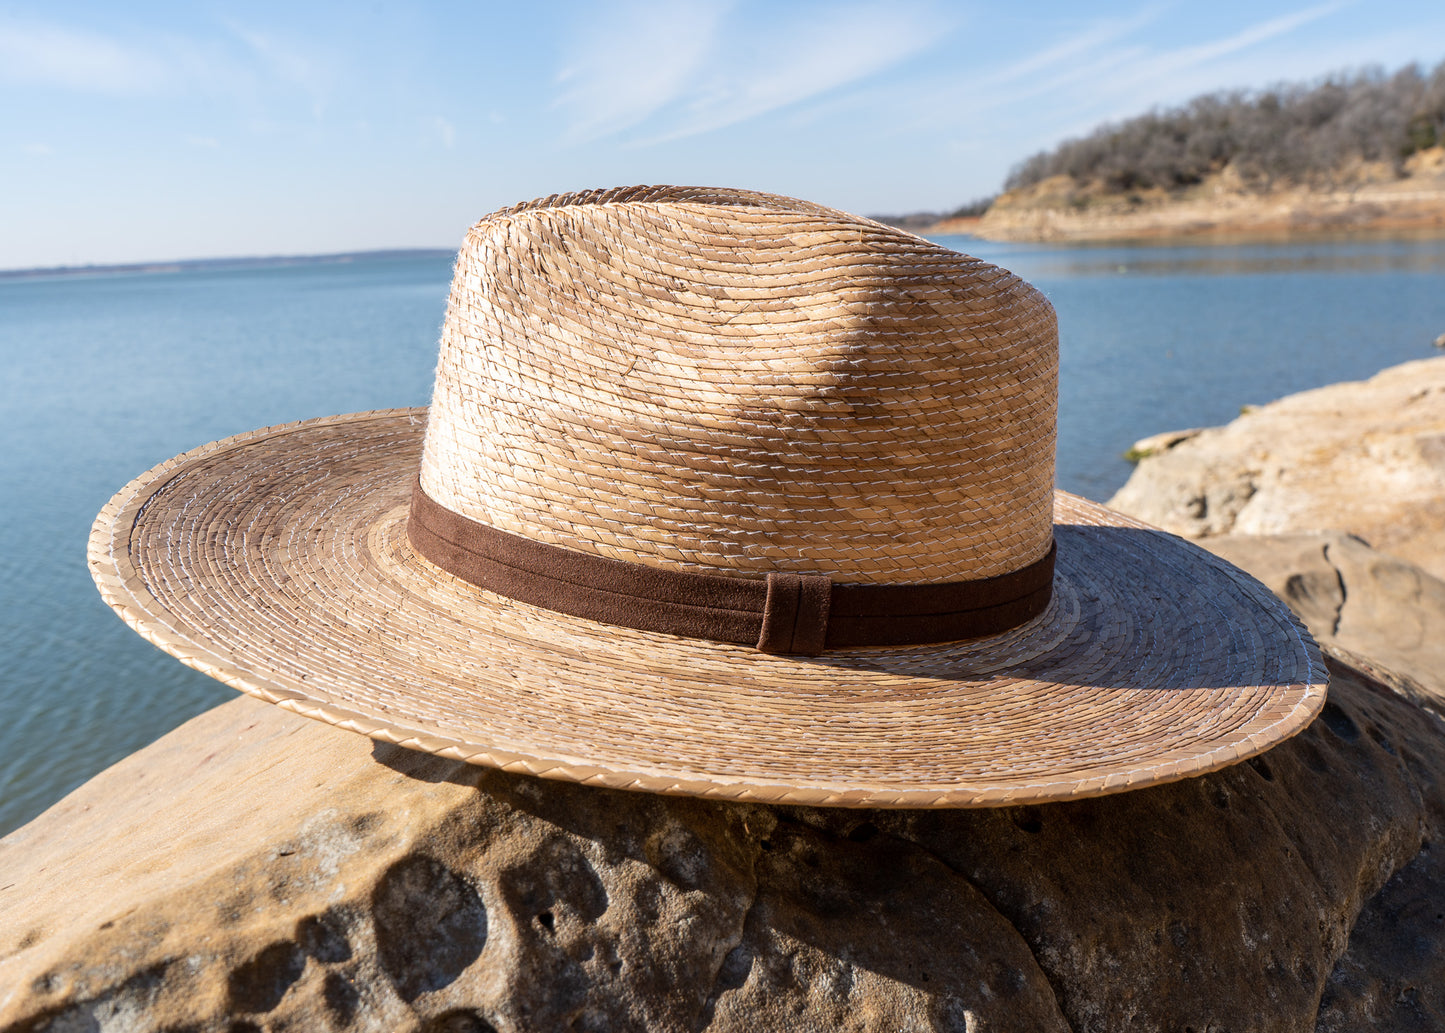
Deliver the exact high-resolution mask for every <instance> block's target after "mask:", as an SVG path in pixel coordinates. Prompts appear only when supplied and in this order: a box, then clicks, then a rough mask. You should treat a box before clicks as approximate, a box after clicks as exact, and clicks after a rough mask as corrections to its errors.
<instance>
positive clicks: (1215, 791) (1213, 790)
mask: <svg viewBox="0 0 1445 1033" xmlns="http://www.w3.org/2000/svg"><path fill="white" fill-rule="evenodd" d="M1209 802H1210V803H1212V804H1214V806H1216V807H1218V808H1219V809H1220V810H1221V811H1227V810H1229V790H1227V789H1225V788H1224V786H1222V785H1220V784H1219V783H1217V782H1216V783H1215V784H1214V785H1212V786H1210V788H1209Z"/></svg>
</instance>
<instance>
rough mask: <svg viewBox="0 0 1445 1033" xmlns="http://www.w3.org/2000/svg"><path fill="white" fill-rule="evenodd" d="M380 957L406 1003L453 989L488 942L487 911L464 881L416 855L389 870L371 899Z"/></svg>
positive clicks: (377, 951) (440, 865) (434, 860)
mask: <svg viewBox="0 0 1445 1033" xmlns="http://www.w3.org/2000/svg"><path fill="white" fill-rule="evenodd" d="M371 905H372V921H373V922H374V923H375V925H376V956H377V960H378V961H379V962H380V963H381V967H382V970H383V971H384V972H385V973H386V974H387V976H388V977H389V978H390V979H391V982H392V985H393V986H395V987H396V992H397V994H398V995H400V996H401V998H402V1000H404V1001H407V1002H411V1001H414V1000H416V999H417V998H418V997H420V996H421V995H422V994H424V993H428V992H430V991H432V990H439V989H441V988H442V987H444V986H447V985H449V984H450V983H451V982H452V981H453V980H455V979H456V978H457V976H459V975H461V974H462V972H463V971H465V969H466V968H467V966H468V965H470V964H471V963H472V962H474V961H476V960H477V956H478V955H480V954H481V953H482V948H483V947H484V946H486V943H487V908H486V905H485V904H483V903H482V898H481V896H480V895H478V893H477V891H476V890H475V889H474V888H473V887H472V886H471V884H470V883H468V882H467V881H466V880H465V879H464V878H462V877H461V876H460V875H458V874H457V873H456V872H454V871H452V870H451V869H450V868H448V867H446V865H444V864H442V863H441V862H440V861H438V860H436V859H435V858H432V857H428V856H426V855H425V854H417V855H414V856H412V857H407V858H404V859H402V860H400V861H398V862H397V863H396V864H394V865H392V866H391V868H389V869H388V870H387V872H386V874H385V875H383V876H382V877H381V880H380V881H379V882H378V883H377V886H376V890H375V892H374V893H373V894H372V898H371Z"/></svg>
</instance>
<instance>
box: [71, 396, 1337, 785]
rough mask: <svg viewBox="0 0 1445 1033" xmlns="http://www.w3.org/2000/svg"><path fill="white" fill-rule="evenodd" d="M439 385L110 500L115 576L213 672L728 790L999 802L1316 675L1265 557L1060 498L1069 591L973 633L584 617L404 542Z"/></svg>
mask: <svg viewBox="0 0 1445 1033" xmlns="http://www.w3.org/2000/svg"><path fill="white" fill-rule="evenodd" d="M424 420H425V411H424V410H420V409H418V410H409V411H401V412H394V413H377V414H360V415H357V416H352V417H339V418H330V419H326V420H319V421H314V422H308V423H303V424H296V425H292V426H291V427H287V428H277V429H274V430H265V431H258V432H255V433H254V434H251V435H245V436H243V437H241V438H235V439H230V440H228V441H225V442H218V443H216V444H214V445H211V446H207V447H206V448H204V449H200V450H198V451H196V452H193V453H187V454H186V455H184V456H181V457H178V458H177V459H175V460H172V461H171V462H169V463H167V464H164V465H162V466H160V467H157V468H156V469H155V470H152V471H151V472H150V473H148V474H146V475H144V476H143V477H141V478H139V479H138V480H136V481H135V482H133V483H132V484H130V485H128V486H127V487H126V488H125V489H124V490H123V491H122V492H121V493H120V494H119V495H117V496H116V498H115V499H113V500H112V502H111V503H110V504H109V505H108V506H107V507H106V509H105V510H104V511H103V512H102V513H101V515H100V517H99V518H98V520H97V522H96V526H95V531H94V534H93V536H92V538H91V564H92V569H93V571H94V573H95V577H96V581H97V584H98V585H99V586H100V589H101V593H102V595H103V596H104V597H105V599H106V601H107V602H108V603H109V604H110V605H111V606H113V607H114V608H115V609H116V610H117V611H118V612H119V613H120V615H121V616H122V617H123V618H124V619H125V620H126V621H127V623H129V624H130V625H131V626H132V627H134V628H135V629H136V630H137V631H139V632H140V633H141V634H142V635H144V636H145V637H146V638H148V639H149V640H150V641H152V642H153V643H155V644H156V645H158V646H160V647H161V648H162V649H164V650H166V651H167V652H169V653H172V654H174V655H175V656H178V657H179V658H181V659H182V660H183V661H185V662H186V663H187V664H190V665H191V666H192V667H195V668H197V669H198V670H201V671H204V672H205V673H207V674H209V675H211V676H213V677H216V678H219V679H220V680H221V681H223V682H225V683H226V684H228V685H231V686H233V687H235V688H237V689H240V690H242V691H244V692H249V693H251V694H252V695H256V696H259V697H261V698H262V699H266V700H269V701H271V702H274V703H279V704H280V705H281V706H283V707H286V708H287V709H289V710H294V711H296V712H297V713H301V714H305V715H308V716H311V717H315V718H319V719H321V720H326V721H330V722H332V723H335V724H339V725H341V726H343V727H346V728H350V729H352V730H354V731H357V732H361V733H362V734H364V735H369V736H372V737H373V738H378V739H385V740H387V741H391V742H398V743H401V744H402V745H405V746H410V747H414V748H417V749H423V750H430V751H431V752H434V753H440V754H443V755H445V756H449V757H454V758H458V759H462V760H467V761H471V762H473V763H478V764H486V765H491V766H495V767H501V768H505V769H507V770H511V771H521V772H527V773H530V774H535V775H543V776H547V777H553V778H565V779H572V780H576V781H580V782H587V783H592V784H597V785H606V786H614V787H619V788H626V789H645V790H650V791H653V792H663V793H685V794H693V795H699V796H712V797H721V798H727V799H738V800H763V801H774V802H792V803H807V804H820V805H851V806H874V807H887V806H896V807H932V806H953V807H962V806H985V805H997V804H1007V803H1023V802H1033V801H1041V800H1049V799H1060V798H1068V797H1073V796H1083V795H1096V794H1099V793H1103V792H1110V791H1118V790H1122V789H1128V788H1136V787H1140V786H1145V785H1149V784H1152V783H1156V782H1166V781H1171V780H1174V779H1177V778H1182V777H1185V776H1188V775H1193V774H1200V773H1203V772H1205V771H1209V770H1212V769H1214V768H1218V767H1222V766H1225V765H1227V764H1231V763H1234V762H1235V761H1238V760H1243V759H1244V758H1246V757H1249V756H1252V755H1254V754H1256V753H1259V752H1261V751H1262V750H1264V749H1267V748H1268V747H1269V746H1271V745H1274V744H1275V743H1276V742H1278V741H1279V740H1281V739H1283V738H1285V737H1287V736H1288V735H1290V734H1292V733H1293V732H1295V731H1297V730H1299V729H1300V728H1302V727H1303V726H1304V725H1305V724H1307V723H1308V722H1309V720H1310V719H1311V718H1312V717H1313V716H1314V714H1315V713H1316V712H1317V711H1318V710H1319V708H1320V707H1321V706H1322V705H1323V703H1324V681H1325V674H1324V670H1323V665H1322V664H1321V662H1320V659H1319V655H1318V653H1317V652H1316V650H1315V648H1314V646H1313V643H1311V642H1310V641H1309V639H1308V637H1307V636H1305V634H1304V633H1303V632H1302V631H1301V629H1300V628H1299V626H1298V624H1297V623H1296V622H1295V621H1294V620H1293V619H1292V617H1291V615H1290V613H1289V611H1288V610H1287V609H1286V608H1285V607H1284V606H1283V605H1282V604H1280V603H1279V602H1278V601H1277V600H1275V599H1274V597H1273V596H1271V595H1270V594H1269V593H1268V591H1267V590H1266V589H1264V588H1263V587H1262V586H1261V585H1259V584H1258V583H1257V582H1255V581H1253V580H1251V579H1250V578H1249V577H1248V576H1247V575H1245V574H1243V573H1241V572H1239V571H1238V570H1236V569H1235V568H1233V567H1230V566H1228V565H1227V564H1225V563H1224V562H1223V561H1221V560H1217V559H1215V558H1214V557H1212V556H1210V555H1209V554H1208V553H1205V552H1204V551H1203V550H1201V549H1198V548H1197V547H1195V546H1193V545H1190V544H1188V543H1185V542H1182V541H1180V540H1179V539H1176V538H1173V537H1172V536H1169V535H1166V534H1164V533H1163V532H1161V531H1154V530H1149V529H1146V528H1144V527H1143V525H1140V524H1138V523H1136V522H1134V521H1131V520H1129V519H1128V518H1125V517H1123V516H1120V515H1118V514H1116V513H1114V512H1112V511H1110V510H1107V509H1105V508H1103V507H1102V506H1098V505H1095V504H1093V503H1089V502H1086V501H1085V500H1082V499H1078V498H1075V497H1072V496H1069V495H1064V494H1060V495H1059V498H1058V519H1059V526H1058V527H1057V528H1056V533H1057V536H1058V542H1059V556H1058V568H1057V574H1056V578H1055V598H1054V602H1053V603H1052V604H1051V606H1050V609H1049V611H1048V612H1047V613H1045V614H1044V615H1043V616H1041V617H1040V618H1038V619H1037V620H1035V621H1034V622H1032V623H1030V624H1028V625H1025V626H1023V627H1021V628H1018V629H1016V630H1015V631H1013V632H1010V633H1007V634H1005V635H1000V636H995V637H992V638H989V639H983V640H979V641H975V642H962V643H953V644H949V645H943V646H925V647H915V648H910V649H868V650H852V651H847V652H836V653H828V654H825V655H824V656H821V657H816V658H809V659H803V658H797V657H786V656H769V655H766V654H763V653H759V652H757V651H755V650H752V649H749V648H746V647H742V646H729V645H722V644H718V643H711V642H703V641H697V640H689V639H677V638H672V637H669V636H662V635H651V634H648V633H646V632H641V631H633V630H629V629H626V628H615V627H608V626H601V625H596V624H592V623H590V622H588V621H584V620H581V619H579V618H574V617H568V616H566V615H564V614H558V613H553V612H551V611H548V610H542V609H538V608H536V607H531V606H526V605H524V604H522V603H517V602H514V601H512V600H510V599H505V598H502V597H499V596H495V595H492V594H490V593H487V592H484V591H482V590H481V589H478V588H476V587H474V586H472V585H469V584H467V583H465V582H462V581H458V580H457V579H455V578H453V577H451V575H449V574H446V573H444V572H442V571H440V570H438V569H436V568H435V567H432V566H431V565H430V564H427V563H426V562H425V561H422V560H419V559H417V558H416V557H415V556H414V555H413V554H412V553H411V550H410V548H409V547H408V545H407V541H406V535H405V521H406V513H407V503H408V499H409V493H410V483H411V478H412V477H413V476H414V472H415V470H416V465H417V462H418V454H419V451H420V445H421V435H422V427H423V423H424Z"/></svg>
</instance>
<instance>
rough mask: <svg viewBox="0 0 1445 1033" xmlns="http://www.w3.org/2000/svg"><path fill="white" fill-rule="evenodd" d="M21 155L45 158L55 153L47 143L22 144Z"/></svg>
mask: <svg viewBox="0 0 1445 1033" xmlns="http://www.w3.org/2000/svg"><path fill="white" fill-rule="evenodd" d="M20 151H21V153H22V154H29V155H33V156H34V157H36V158H45V157H48V156H50V155H52V154H54V153H55V148H53V147H51V146H50V145H49V144H48V143H23V144H21V145H20Z"/></svg>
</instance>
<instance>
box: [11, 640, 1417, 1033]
mask: <svg viewBox="0 0 1445 1033" xmlns="http://www.w3.org/2000/svg"><path fill="white" fill-rule="evenodd" d="M1332 670H1333V674H1334V680H1333V682H1332V686H1331V690H1330V702H1329V704H1328V705H1327V707H1326V710H1325V712H1324V714H1323V715H1322V717H1321V718H1320V719H1319V720H1317V721H1316V722H1315V723H1314V724H1313V725H1312V726H1310V728H1308V729H1307V730H1306V731H1305V732H1303V733H1301V734H1300V735H1299V736H1298V737H1296V738H1295V739H1293V740H1290V741H1289V742H1286V743H1284V744H1282V745H1281V746H1279V747H1278V748H1276V749H1275V750H1272V751H1271V752H1269V753H1267V754H1265V755H1264V756H1262V757H1260V758H1256V759H1255V760H1254V761H1252V762H1249V763H1246V764H1240V765H1237V766H1235V767H1233V768H1229V769H1226V770H1224V771H1221V772H1216V773H1214V774H1211V775H1207V776H1204V777H1201V778H1196V779H1190V780H1186V781H1183V782H1178V783H1174V784H1172V785H1166V786H1160V787H1156V788H1152V789H1147V790H1143V791H1139V792H1135V793H1125V794H1122V795H1118V796H1110V797H1103V798H1097V799H1090V800H1081V801H1077V802H1073V803H1061V804H1053V805H1049V806H1039V807H1025V808H1010V809H1000V810H982V811H848V810H827V809H809V808H789V807H767V806H759V805H735V804H723V803H714V802H705V801H699V800H692V799H685V798H666V797H658V796H649V795H644V794H632V793H625V792H616V791H607V790H597V789H589V788H586V787H582V786H577V785H572V784H569V783H554V782H545V781H540V780H536V779H530V778H526V777H521V776H512V775H506V774H503V773H500V772H496V771H490V770H485V769H480V768H471V767H468V766H466V765H463V764H459V763H455V762H450V761H444V760H440V759H438V758H435V757H431V756H429V755H421V754H415V753H411V752H408V751H406V750H402V749H399V748H397V747H392V746H382V745H377V746H373V745H372V744H371V743H369V742H368V741H366V740H364V739H361V738H359V737H356V736H353V735H350V734H348V733H346V732H344V731H340V730H338V729H336V728H332V727H330V726H326V725H322V724H318V723H313V722H310V721H306V720H304V719H301V718H298V717H295V716H292V715H290V714H287V713H286V712H284V711H281V710H279V709H276V708H272V707H269V706H266V705H264V704H261V703H258V702H255V701H252V700H249V699H238V700H236V701H234V702H231V703H228V704H225V705H224V706H222V707H219V708H217V709H215V710H213V711H211V712H209V713H207V714H204V715H202V716H201V717H198V718H196V719H194V720H193V721H191V722H189V723H188V724H186V725H184V726H182V727H181V728H180V729H178V730H177V731H176V732H173V733H172V734H170V735H168V736H166V737H165V738H163V739H161V740H160V741H158V742H157V743H156V744H154V745H153V746H151V747H149V748H147V749H145V750H142V751H140V752H139V753H137V754H135V755H133V756H131V757H129V758H128V759H126V760H125V761H122V762H121V763H120V764H118V765H116V766H115V767H113V768H111V769H109V770H108V771H106V772H105V773H103V774H102V775H100V776H99V777H97V778H96V779H94V780H92V781H91V782H89V783H87V784H86V785H85V786H83V787H81V788H80V789H79V790H77V791H76V792H74V793H72V794H71V795H70V796H68V797H67V798H66V799H65V800H63V801H62V802H60V803H59V804H57V805H56V806H55V807H54V808H52V809H51V810H50V811H48V812H46V813H45V814H44V815H42V816H41V817H40V818H38V819H36V820H35V821H34V822H32V823H30V824H29V825H27V826H25V827H24V828H22V829H20V830H17V831H16V832H14V833H12V834H11V835H10V836H8V837H6V838H5V839H4V840H0V873H3V879H0V1029H3V1030H7V1031H15V1033H19V1031H24V1033H40V1031H42V1030H49V1031H54V1033H61V1031H69V1030H82V1029H84V1030H106V1031H112V1030H126V1031H152V1030H154V1031H161V1030H165V1031H170V1033H177V1031H182V1030H186V1031H225V1033H245V1031H255V1030H261V1029H266V1030H307V1031H311V1030H398V1029H399V1030H406V1031H416V1033H441V1031H473V1033H475V1031H486V1030H495V1031H500V1033H513V1031H524V1030H547V1031H550V1030H562V1029H577V1030H649V1031H671V1030H689V1031H693V1030H718V1031H721V1030H750V1031H751V1030H759V1029H778V1030H782V1029H786V1030H800V1031H811V1030H819V1031H821V1030H900V1029H902V1030H966V1029H988V1030H1029V1031H1039V1030H1066V1029H1069V1030H1074V1031H1076V1033H1083V1031H1094V1030H1098V1031H1105V1030H1107V1031H1116V1030H1120V1029H1175V1030H1183V1029H1189V1028H1193V1029H1196V1030H1204V1029H1207V1028H1214V1029H1239V1030H1244V1029H1248V1030H1254V1031H1263V1030H1290V1031H1294V1030H1299V1031H1304V1030H1313V1029H1321V1030H1327V1031H1333V1030H1345V1029H1357V1028H1360V1026H1359V1025H1358V1024H1353V1025H1352V1023H1357V1020H1358V1019H1359V1017H1360V1016H1362V1015H1366V1014H1368V1015H1369V1016H1370V1017H1371V1022H1372V1024H1373V1028H1378V1029H1406V1028H1417V1027H1414V1026H1410V1025H1409V1022H1408V1021H1407V1020H1410V1021H1423V1022H1425V1024H1426V1025H1425V1026H1422V1027H1418V1028H1428V1027H1429V1024H1430V1023H1432V1022H1433V1023H1434V1024H1435V1025H1434V1028H1439V1027H1440V1025H1441V1024H1445V950H1442V947H1445V931H1442V929H1441V927H1440V923H1438V922H1437V921H1436V920H1435V918H1434V916H1435V914H1436V912H1437V910H1438V908H1437V907H1436V904H1435V901H1437V900H1438V896H1432V895H1431V894H1433V893H1435V891H1436V888H1437V887H1439V886H1440V885H1442V884H1445V874H1442V869H1441V864H1440V862H1441V861H1442V860H1445V851H1439V850H1434V851H1431V850H1430V849H1428V848H1426V844H1428V843H1430V842H1432V841H1434V842H1438V841H1439V836H1440V834H1441V833H1442V832H1445V780H1442V774H1445V731H1442V725H1441V723H1440V721H1439V720H1438V719H1437V718H1436V717H1434V716H1433V715H1431V714H1428V713H1426V712H1425V711H1423V710H1421V709H1419V708H1417V707H1415V706H1414V705H1412V704H1411V703H1409V702H1408V701H1406V700H1404V699H1402V698H1400V697H1399V696H1397V695H1395V694H1393V693H1391V692H1390V691H1388V690H1387V689H1386V688H1385V687H1384V686H1382V685H1381V684H1379V683H1378V682H1376V681H1373V680H1372V679H1370V678H1368V677H1366V676H1364V675H1362V674H1360V673H1358V672H1356V671H1352V670H1351V669H1349V668H1345V667H1341V666H1339V665H1338V664H1334V665H1333V667H1332ZM1432 923H1433V924H1432ZM1392 929H1402V930H1404V931H1405V934H1406V936H1407V937H1413V939H1401V938H1400V937H1398V936H1395V935H1394V934H1393V933H1392V932H1391V931H1390V930H1392ZM1421 1017H1423V1019H1421Z"/></svg>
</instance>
